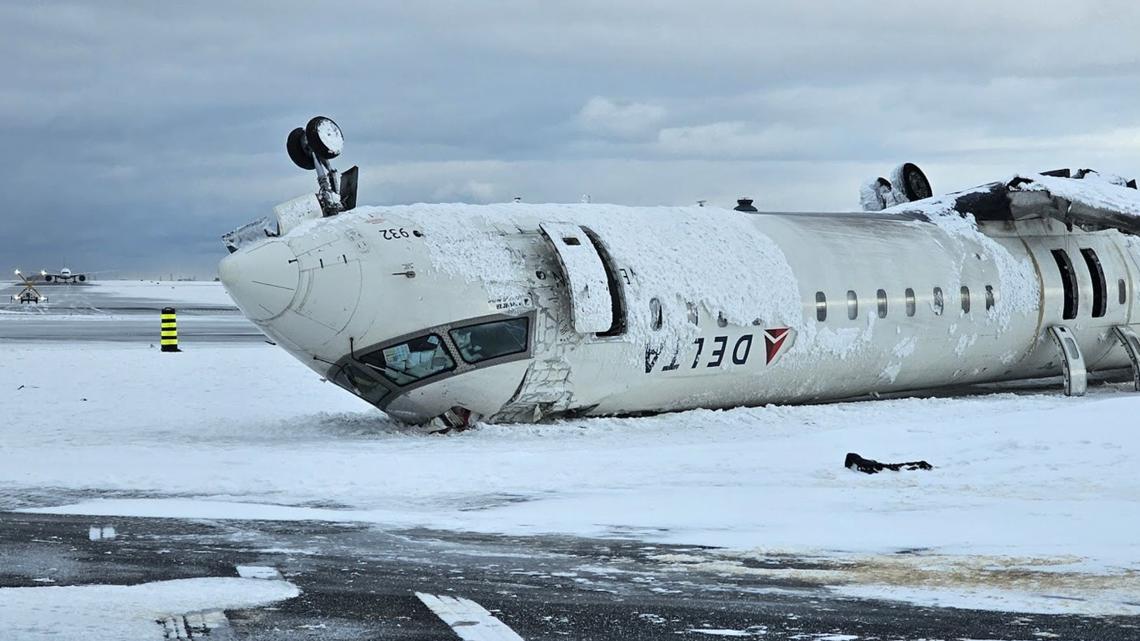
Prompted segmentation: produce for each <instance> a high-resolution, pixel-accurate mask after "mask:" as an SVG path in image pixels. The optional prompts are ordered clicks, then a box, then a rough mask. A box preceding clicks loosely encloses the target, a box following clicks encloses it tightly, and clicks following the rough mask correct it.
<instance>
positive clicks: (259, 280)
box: [218, 240, 299, 321]
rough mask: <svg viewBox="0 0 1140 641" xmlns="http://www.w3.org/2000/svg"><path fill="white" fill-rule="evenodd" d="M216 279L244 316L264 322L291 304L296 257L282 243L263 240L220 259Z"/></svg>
mask: <svg viewBox="0 0 1140 641" xmlns="http://www.w3.org/2000/svg"><path fill="white" fill-rule="evenodd" d="M218 277H219V278H220V279H221V281H222V284H223V285H225V288H226V292H228V293H229V295H230V298H233V299H234V302H235V303H237V306H238V307H240V308H241V310H242V312H244V313H245V315H246V316H248V317H249V318H250V319H252V320H255V321H267V320H270V319H272V318H276V317H277V316H280V315H281V314H282V313H283V312H284V311H285V310H286V309H288V308H289V303H291V302H293V295H294V294H296V292H297V284H298V281H299V271H298V268H297V257H296V256H295V255H294V254H293V250H292V249H290V248H289V245H287V244H285V243H284V242H282V241H280V240H267V241H264V242H261V243H258V244H256V245H253V246H251V247H245V248H242V249H240V250H238V251H237V252H234V253H232V254H230V255H229V256H226V257H225V258H223V259H222V262H221V263H220V264H219V265H218Z"/></svg>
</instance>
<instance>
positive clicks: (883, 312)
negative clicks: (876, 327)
mask: <svg viewBox="0 0 1140 641" xmlns="http://www.w3.org/2000/svg"><path fill="white" fill-rule="evenodd" d="M875 300H876V302H878V304H879V318H886V317H887V292H886V290H884V289H880V290H879V291H877V292H875Z"/></svg>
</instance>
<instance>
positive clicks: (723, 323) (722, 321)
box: [716, 312, 728, 327]
mask: <svg viewBox="0 0 1140 641" xmlns="http://www.w3.org/2000/svg"><path fill="white" fill-rule="evenodd" d="M716 326H717V327H728V319H727V318H725V317H724V312H720V313H718V314H717V315H716Z"/></svg>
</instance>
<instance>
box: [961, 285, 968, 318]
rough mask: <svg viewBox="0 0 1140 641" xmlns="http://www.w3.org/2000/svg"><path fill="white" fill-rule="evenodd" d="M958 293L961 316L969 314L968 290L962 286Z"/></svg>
mask: <svg viewBox="0 0 1140 641" xmlns="http://www.w3.org/2000/svg"><path fill="white" fill-rule="evenodd" d="M960 293H961V294H962V313H963V314H969V313H970V288H969V287H966V286H965V285H962V289H961V292H960Z"/></svg>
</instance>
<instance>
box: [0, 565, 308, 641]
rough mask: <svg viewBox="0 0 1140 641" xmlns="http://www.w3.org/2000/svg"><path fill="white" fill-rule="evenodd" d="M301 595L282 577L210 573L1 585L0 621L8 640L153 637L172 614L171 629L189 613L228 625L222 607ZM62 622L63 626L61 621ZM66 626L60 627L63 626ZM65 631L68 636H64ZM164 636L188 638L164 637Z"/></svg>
mask: <svg viewBox="0 0 1140 641" xmlns="http://www.w3.org/2000/svg"><path fill="white" fill-rule="evenodd" d="M298 594H300V591H299V590H297V588H296V586H294V585H292V584H291V583H289V582H287V581H282V580H261V579H246V578H228V577H211V578H201V579H179V580H174V581H158V582H154V583H142V584H139V585H73V586H44V587H35V588H0V613H4V614H5V617H4V619H3V623H0V630H2V632H3V635H4V638H5V639H14V640H18V641H38V640H39V639H45V640H47V639H61V638H69V639H155V638H158V634H161V631H159V630H156V629H155V622H156V621H163V620H164V619H167V618H170V617H177V621H175V620H171V623H170V625H169V631H170V632H171V633H173V632H174V630H175V625H178V624H182V615H183V614H185V613H191V612H194V613H200V612H207V613H210V612H218V615H219V616H210V615H209V614H205V615H202V614H198V615H197V616H191V617H189V619H188V620H192V621H191V623H192V625H193V624H197V623H199V622H201V623H203V624H206V625H207V626H208V627H214V626H215V625H222V626H225V625H226V622H225V619H224V617H222V616H220V612H219V611H221V610H225V609H231V608H233V609H236V608H252V607H257V606H262V605H267V604H269V603H273V602H275V601H282V600H285V599H290V598H293V597H295V596H297V595H298ZM61 623H62V625H61ZM61 628H62V630H61ZM61 635H66V636H61ZM165 638H180V639H182V638H190V637H187V636H177V637H175V636H173V635H171V636H166V637H165Z"/></svg>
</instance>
